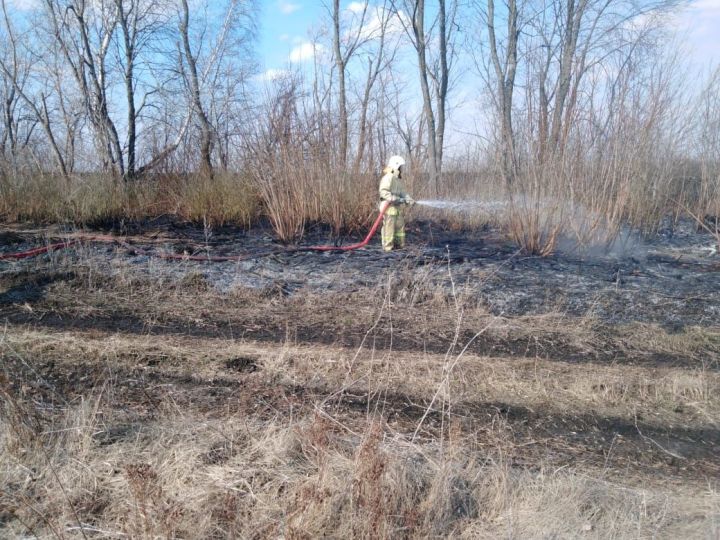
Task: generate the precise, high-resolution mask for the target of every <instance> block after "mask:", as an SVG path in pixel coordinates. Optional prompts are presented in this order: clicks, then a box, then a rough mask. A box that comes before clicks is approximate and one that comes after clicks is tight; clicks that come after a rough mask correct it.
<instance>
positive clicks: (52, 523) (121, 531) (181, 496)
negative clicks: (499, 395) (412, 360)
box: [0, 332, 720, 538]
mask: <svg viewBox="0 0 720 540" xmlns="http://www.w3.org/2000/svg"><path fill="white" fill-rule="evenodd" d="M148 343H149V342H148V338H138V340H133V339H126V338H121V337H116V338H113V339H110V340H108V339H106V338H99V336H98V337H97V338H82V337H79V338H73V337H71V336H65V337H61V338H60V339H59V340H58V339H57V336H52V335H45V336H42V335H38V334H32V333H30V334H23V333H19V334H18V333H15V332H12V333H10V334H8V335H6V338H5V339H4V341H3V344H2V350H3V354H12V355H15V356H16V358H21V359H22V360H23V361H24V362H26V363H27V364H28V365H39V364H38V363H37V362H36V361H34V358H43V357H47V355H48V354H50V356H52V355H56V356H57V358H58V359H61V358H65V360H64V361H62V360H61V362H65V363H69V364H71V363H72V360H71V358H72V357H75V358H77V357H78V356H68V353H69V352H70V351H73V350H74V351H75V354H76V355H77V354H78V353H79V354H80V357H81V358H84V359H86V360H87V361H89V362H93V361H95V362H98V364H99V365H102V364H105V365H110V364H107V361H108V359H111V358H112V359H114V361H115V362H116V365H117V366H118V367H119V366H121V365H129V366H131V365H132V362H131V359H132V358H133V355H135V357H134V362H135V364H136V365H138V364H142V362H143V359H147V358H153V357H155V358H160V359H161V361H163V362H165V363H168V364H170V365H172V364H178V363H187V364H190V365H188V366H187V367H190V366H191V365H194V363H195V362H198V361H199V367H200V369H201V371H203V370H205V371H207V370H208V369H210V368H211V364H213V363H215V364H216V363H217V362H216V359H215V358H214V355H210V354H208V351H209V350H210V349H209V347H208V344H207V343H202V344H198V343H196V342H192V341H187V342H179V343H175V344H171V345H169V346H165V345H164V344H158V342H157V340H155V341H154V346H151V347H149V348H148V347H147V345H148ZM253 347H255V349H253V350H255V352H261V351H262V350H265V349H261V350H260V351H259V350H258V349H257V347H258V346H257V345H253V344H248V345H233V344H226V345H225V348H222V347H221V348H220V349H219V353H220V356H221V357H223V356H226V355H231V354H237V353H238V351H239V350H240V349H244V351H245V353H247V351H248V348H253ZM148 349H149V350H148ZM154 351H156V352H154ZM297 352H298V351H296V350H295V349H294V348H291V349H290V350H288V349H287V347H285V353H284V354H285V357H286V358H287V357H289V356H293V355H295V354H296V353H297ZM301 352H302V351H301ZM326 352H327V358H325V362H326V364H325V365H327V360H328V359H329V358H330V357H331V355H332V354H333V351H326ZM337 352H338V351H335V352H334V354H337ZM146 353H147V357H145V356H143V355H145V354H146ZM268 353H269V356H273V355H275V354H277V353H278V351H276V352H275V353H273V352H272V351H266V353H265V354H268ZM304 354H305V356H304V357H303V359H305V358H309V356H310V355H312V354H317V352H316V351H313V350H312V349H309V348H308V349H305V351H304ZM347 354H351V351H347ZM138 355H139V356H138ZM400 361H401V362H402V359H400ZM320 364H321V362H320V361H318V362H317V364H306V365H305V368H306V369H313V368H314V367H316V366H317V365H320ZM293 365H294V366H297V368H298V369H299V368H300V366H302V365H304V362H303V361H302V360H300V359H299V358H297V357H296V358H295V361H294V363H293ZM403 365H404V366H405V367H408V366H409V364H403ZM499 365H500V364H499V363H498V364H497V365H496V366H495V367H496V368H497V367H499ZM111 369H112V368H111ZM330 371H331V370H330V369H326V372H330ZM462 371H463V372H467V370H466V369H463V370H462ZM342 372H343V369H339V370H336V373H335V376H338V375H339V374H340V373H342ZM378 375H380V374H378ZM286 376H288V377H291V376H292V370H291V371H290V372H287V373H286ZM249 382H251V381H248V383H249ZM494 382H497V379H496V380H495V381H493V382H489V383H488V384H487V385H486V386H492V384H494ZM119 383H120V381H119V380H118V379H115V380H113V379H112V378H111V379H109V380H108V382H107V383H106V384H103V385H101V386H99V387H96V388H95V389H94V390H91V391H88V393H87V394H85V395H83V396H82V398H81V399H77V398H76V399H74V400H73V401H72V402H69V403H63V402H62V401H61V400H58V401H57V402H55V403H50V402H47V403H46V405H44V406H42V407H38V406H37V402H36V401H35V400H33V399H31V397H30V395H31V389H30V388H26V387H25V384H29V385H33V384H35V383H34V382H33V378H32V377H28V379H27V381H26V383H24V384H11V383H10V381H8V380H7V379H5V380H3V384H2V392H3V396H2V397H3V401H2V402H3V409H2V419H3V422H2V430H1V431H0V457H1V458H2V460H1V462H2V464H3V465H2V467H1V468H0V485H2V486H3V488H2V492H1V496H0V515H2V525H0V526H1V527H3V528H4V531H5V534H8V535H12V536H17V535H20V534H28V533H29V534H33V535H38V536H51V537H61V538H63V537H80V536H81V529H82V530H83V531H84V533H85V534H86V535H88V537H98V538H118V537H120V538H122V537H127V536H129V537H134V538H155V537H184V538H190V537H192V538H201V537H202V538H211V537H218V538H269V537H278V536H283V537H288V538H314V537H319V536H326V535H328V534H329V535H330V536H334V537H373V538H391V537H392V538H395V537H407V538H411V537H428V536H448V535H451V536H456V537H462V538H498V537H505V538H517V537H525V538H527V537H531V538H539V537H549V536H552V537H559V538H574V537H578V536H582V537H587V538H626V537H627V538H629V537H633V538H637V537H657V536H662V537H674V536H676V535H684V536H686V537H701V536H704V535H708V536H709V537H712V536H713V535H714V534H717V533H718V527H720V522H719V521H718V520H719V519H720V518H719V517H718V516H719V515H720V514H719V513H720V498H719V496H718V493H717V492H716V491H713V489H712V487H707V488H705V489H703V488H702V487H701V486H695V487H692V486H691V485H685V486H684V487H681V488H678V487H672V488H671V486H668V485H667V484H664V483H663V482H660V481H658V482H655V481H651V480H649V479H648V478H644V479H642V482H639V479H638V481H637V482H636V480H634V479H631V478H627V477H626V478H625V482H624V483H619V482H618V481H613V480H610V479H609V478H606V477H605V473H604V472H603V471H598V470H593V469H592V468H590V469H588V468H583V467H582V466H580V465H578V466H574V467H571V468H560V469H557V470H556V468H554V467H546V466H544V465H543V463H542V461H540V462H536V463H534V465H533V467H531V468H524V467H517V466H516V465H513V464H512V463H513V461H514V460H513V454H514V451H513V450H512V448H513V440H512V438H510V437H509V433H510V432H509V431H508V429H507V425H506V424H505V423H504V421H503V420H502V417H500V416H499V417H498V418H497V421H496V422H495V423H494V424H493V425H494V427H493V428H492V429H491V430H490V431H485V432H483V433H482V434H473V433H468V432H466V431H463V430H462V429H460V428H459V426H458V425H455V424H451V425H449V426H448V429H447V430H446V432H445V435H444V436H442V437H440V438H439V439H435V440H428V441H425V442H423V443H420V442H413V441H412V440H411V438H410V436H409V435H408V434H405V433H403V432H401V431H398V430H397V427H393V425H390V424H388V423H386V422H385V421H384V420H383V417H382V415H381V414H380V412H379V411H373V410H370V411H368V412H367V413H361V414H360V415H359V416H357V417H356V418H355V419H354V420H350V419H348V418H346V417H344V416H342V415H339V414H337V413H336V412H334V411H333V410H332V409H327V408H326V407H324V406H323V404H322V403H316V405H315V408H314V409H313V408H312V407H311V408H310V409H309V410H308V409H298V412H297V414H296V415H290V416H270V417H258V416H254V415H253V414H252V413H250V414H249V415H248V413H247V412H246V411H245V410H242V411H239V412H237V413H233V412H231V411H223V410H222V409H217V410H213V411H209V412H207V413H203V412H202V411H201V409H200V405H201V404H199V403H197V404H195V405H192V404H191V405H190V406H186V405H182V404H180V405H178V403H182V401H180V402H179V401H178V399H180V400H182V394H183V392H184V390H182V389H181V388H178V389H173V388H172V386H170V387H167V386H166V387H163V388H153V387H148V388H147V390H146V392H148V393H149V394H150V395H152V396H153V397H154V398H155V399H153V400H151V401H150V402H149V403H152V406H151V408H150V409H149V410H146V411H145V412H144V409H143V408H137V405H139V403H136V404H135V406H134V407H133V408H132V409H126V408H123V407H118V406H117V405H118V403H122V402H123V401H122V400H123V395H122V394H120V393H118V392H121V387H120V386H118V384H119ZM426 384H428V385H430V386H432V384H431V382H430V381H427V382H426ZM330 387H331V388H332V387H333V385H332V382H330ZM500 390H502V389H501V388H498V391H500ZM548 390H551V389H548ZM479 391H480V392H481V391H482V389H479ZM24 393H26V395H23V394H24ZM516 395H518V394H516ZM126 403H128V404H132V402H127V401H126Z"/></svg>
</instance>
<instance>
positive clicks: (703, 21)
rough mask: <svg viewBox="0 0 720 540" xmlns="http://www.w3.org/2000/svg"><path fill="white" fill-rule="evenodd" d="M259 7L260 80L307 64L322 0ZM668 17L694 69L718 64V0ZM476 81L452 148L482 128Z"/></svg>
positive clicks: (454, 124) (461, 108)
mask: <svg viewBox="0 0 720 540" xmlns="http://www.w3.org/2000/svg"><path fill="white" fill-rule="evenodd" d="M372 1H373V0H371V2H372ZM327 2H329V0H327V1H326V2H325V3H327ZM373 3H374V2H373ZM340 6H341V8H343V9H349V10H352V9H355V10H357V9H359V6H362V4H361V3H360V1H358V0H341V4H340ZM260 8H261V12H260V21H259V22H260V25H259V26H260V36H259V37H260V42H259V47H258V50H257V53H258V60H259V63H260V75H259V80H261V81H267V80H271V79H272V78H274V77H275V76H277V75H281V74H283V73H284V72H285V71H286V70H288V69H296V70H301V71H305V70H309V69H310V66H311V65H312V60H313V54H314V48H313V38H312V36H313V35H315V34H316V33H317V31H318V29H319V28H320V26H321V25H322V24H323V23H324V22H326V21H327V20H328V19H327V17H328V11H327V7H325V5H324V3H323V1H321V0H264V1H263V2H261V4H260ZM360 9H361V8H360ZM668 22H669V25H670V28H671V29H672V30H673V33H674V36H672V39H674V40H675V42H677V43H678V44H681V45H682V46H683V47H685V48H686V49H687V52H688V54H689V56H688V58H687V60H688V66H687V67H688V68H689V72H690V73H693V72H695V73H698V72H699V73H703V74H707V73H708V72H709V71H710V69H711V68H712V67H714V66H717V65H718V64H720V31H719V30H720V0H693V1H690V2H689V5H688V7H687V8H685V9H683V10H682V11H681V12H679V13H676V14H674V15H673V16H672V17H671V18H670V19H669V21H668ZM328 37H329V36H328ZM326 42H327V41H326ZM405 62H408V64H405V65H403V69H402V71H403V74H404V78H405V79H407V80H410V81H412V82H411V85H414V84H415V83H416V82H417V78H416V74H415V72H414V70H415V69H417V68H416V66H415V65H414V57H413V55H409V56H407V57H406V59H405ZM700 79H701V78H698V80H700ZM478 84H479V82H478V81H477V80H476V78H475V77H474V76H472V75H470V74H469V73H468V74H466V75H464V76H463V77H462V78H461V80H460V81H458V84H457V86H456V87H455V88H454V90H453V92H452V95H451V96H450V104H451V110H450V111H449V118H448V126H447V129H448V131H447V132H446V137H447V139H446V144H447V145H448V151H449V152H450V153H451V152H452V150H453V147H455V146H458V145H459V146H464V145H465V144H466V142H467V139H466V134H468V133H478V132H479V131H482V129H481V126H482V124H483V121H482V118H479V117H478V113H479V111H482V102H481V100H480V94H479V92H478ZM420 106H421V103H420V101H419V92H418V93H417V103H415V104H414V105H411V107H414V108H417V110H418V111H419V110H420Z"/></svg>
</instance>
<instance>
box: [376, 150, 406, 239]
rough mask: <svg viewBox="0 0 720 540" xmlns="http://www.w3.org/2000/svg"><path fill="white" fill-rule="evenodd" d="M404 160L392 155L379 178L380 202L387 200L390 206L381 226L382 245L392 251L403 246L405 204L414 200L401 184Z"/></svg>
mask: <svg viewBox="0 0 720 540" xmlns="http://www.w3.org/2000/svg"><path fill="white" fill-rule="evenodd" d="M404 165H405V160H404V159H403V158H402V156H392V157H391V158H390V159H389V160H388V164H387V167H385V168H384V169H383V177H382V179H381V180H380V204H381V205H382V203H383V201H388V202H389V203H390V206H389V207H388V209H387V210H386V211H385V217H384V218H383V226H382V233H381V236H382V247H383V250H385V251H392V250H393V247H399V248H402V247H404V246H405V217H404V216H403V214H404V211H405V208H404V207H405V206H412V205H414V204H415V201H414V200H413V199H412V197H410V196H409V195H408V194H407V193H405V188H404V187H403V185H402V170H403V166H404Z"/></svg>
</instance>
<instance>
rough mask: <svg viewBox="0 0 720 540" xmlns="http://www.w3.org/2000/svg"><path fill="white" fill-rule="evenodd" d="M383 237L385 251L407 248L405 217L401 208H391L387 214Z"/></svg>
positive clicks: (384, 219) (384, 220)
mask: <svg viewBox="0 0 720 540" xmlns="http://www.w3.org/2000/svg"><path fill="white" fill-rule="evenodd" d="M381 236H382V246H383V249H384V250H385V251H392V249H393V247H394V246H395V247H400V248H402V247H405V217H404V216H403V214H402V211H401V210H400V209H399V208H396V207H394V206H391V207H390V208H388V209H387V212H385V217H384V218H383V226H382V231H381Z"/></svg>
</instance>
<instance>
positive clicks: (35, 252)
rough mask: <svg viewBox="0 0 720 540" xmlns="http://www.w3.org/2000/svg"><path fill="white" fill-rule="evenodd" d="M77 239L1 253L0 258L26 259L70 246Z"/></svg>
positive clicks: (76, 241) (75, 242)
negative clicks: (16, 251)
mask: <svg viewBox="0 0 720 540" xmlns="http://www.w3.org/2000/svg"><path fill="white" fill-rule="evenodd" d="M78 242H79V240H69V241H67V242H58V243H57V244H50V245H47V246H43V247H39V248H34V249H29V250H27V251H21V252H19V253H3V254H2V255H0V260H2V259H26V258H28V257H35V256H36V255H42V254H43V253H47V252H48V251H55V250H56V249H66V248H69V247H70V246H73V245H75V244H77V243H78Z"/></svg>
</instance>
